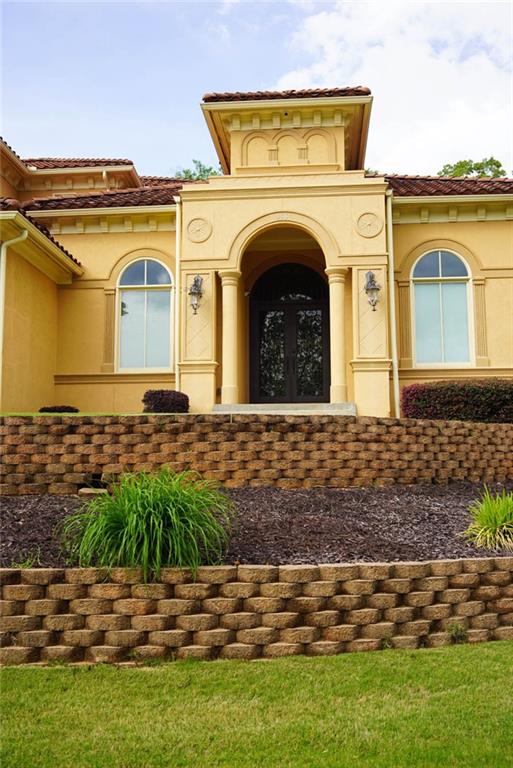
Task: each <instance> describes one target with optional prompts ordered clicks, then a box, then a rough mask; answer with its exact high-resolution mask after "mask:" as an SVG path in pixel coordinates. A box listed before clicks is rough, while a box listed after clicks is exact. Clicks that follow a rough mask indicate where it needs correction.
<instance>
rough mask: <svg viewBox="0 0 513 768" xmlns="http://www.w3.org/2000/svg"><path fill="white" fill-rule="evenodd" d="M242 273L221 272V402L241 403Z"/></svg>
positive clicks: (232, 271)
mask: <svg viewBox="0 0 513 768" xmlns="http://www.w3.org/2000/svg"><path fill="white" fill-rule="evenodd" d="M240 276H241V273H240V272H237V271H234V270H226V271H225V270H222V271H220V272H219V277H220V278H221V284H222V290H223V325H222V328H223V357H222V366H223V367H222V371H221V376H222V386H221V402H222V403H227V404H232V403H238V402H239V386H238V344H237V341H238V330H239V323H238V303H239V295H238V294H239V280H240Z"/></svg>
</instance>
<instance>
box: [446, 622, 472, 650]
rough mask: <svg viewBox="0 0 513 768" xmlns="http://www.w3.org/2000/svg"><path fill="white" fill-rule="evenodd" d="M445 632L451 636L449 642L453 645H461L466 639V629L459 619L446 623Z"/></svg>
mask: <svg viewBox="0 0 513 768" xmlns="http://www.w3.org/2000/svg"><path fill="white" fill-rule="evenodd" d="M447 633H448V635H449V637H450V638H451V642H452V643H454V644H455V645H461V644H462V643H466V642H467V640H468V631H467V628H466V626H465V625H464V624H462V623H461V622H460V621H453V622H451V623H450V624H448V625H447Z"/></svg>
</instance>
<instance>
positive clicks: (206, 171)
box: [176, 160, 221, 181]
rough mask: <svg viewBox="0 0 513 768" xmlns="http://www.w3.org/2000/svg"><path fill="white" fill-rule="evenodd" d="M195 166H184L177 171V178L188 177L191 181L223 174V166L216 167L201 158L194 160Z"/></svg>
mask: <svg viewBox="0 0 513 768" xmlns="http://www.w3.org/2000/svg"><path fill="white" fill-rule="evenodd" d="M192 164H193V166H194V167H193V168H182V169H181V170H180V171H178V172H177V174H176V178H177V179H188V180H189V181H201V180H203V179H208V177H209V176H221V167H220V166H219V167H218V168H214V167H213V166H211V165H205V163H202V162H201V160H193V161H192Z"/></svg>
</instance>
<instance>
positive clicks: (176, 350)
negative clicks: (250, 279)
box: [174, 195, 182, 392]
mask: <svg viewBox="0 0 513 768" xmlns="http://www.w3.org/2000/svg"><path fill="white" fill-rule="evenodd" d="M174 201H175V203H176V233H175V234H176V240H175V338H174V357H175V389H176V390H178V392H180V311H181V306H180V305H181V303H182V302H181V285H180V269H181V261H180V260H181V257H182V200H181V198H180V197H179V196H178V195H177V196H176V197H174Z"/></svg>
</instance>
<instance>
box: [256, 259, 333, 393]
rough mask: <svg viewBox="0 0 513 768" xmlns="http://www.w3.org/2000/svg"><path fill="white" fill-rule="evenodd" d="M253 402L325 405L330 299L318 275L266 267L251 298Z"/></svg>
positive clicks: (296, 267) (293, 267) (298, 267)
mask: <svg viewBox="0 0 513 768" xmlns="http://www.w3.org/2000/svg"><path fill="white" fill-rule="evenodd" d="M250 350H251V357H250V395H251V401H252V402H253V403H315V402H328V401H329V384H330V362H329V300H328V285H327V283H326V281H325V280H324V279H323V277H321V275H320V274H319V273H318V272H317V271H315V270H314V269H311V268H309V267H306V266H304V265H303V264H298V263H285V264H279V265H278V266H275V267H271V268H270V269H268V270H267V271H266V272H264V274H263V275H261V277H259V279H258V280H257V281H256V283H255V285H254V286H253V289H252V291H251V294H250Z"/></svg>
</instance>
